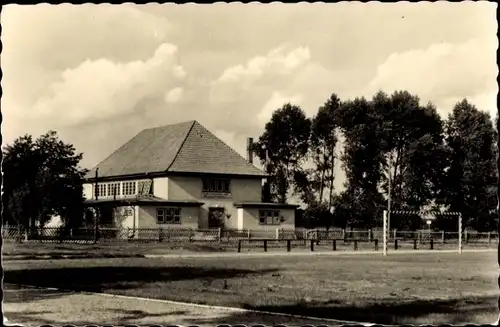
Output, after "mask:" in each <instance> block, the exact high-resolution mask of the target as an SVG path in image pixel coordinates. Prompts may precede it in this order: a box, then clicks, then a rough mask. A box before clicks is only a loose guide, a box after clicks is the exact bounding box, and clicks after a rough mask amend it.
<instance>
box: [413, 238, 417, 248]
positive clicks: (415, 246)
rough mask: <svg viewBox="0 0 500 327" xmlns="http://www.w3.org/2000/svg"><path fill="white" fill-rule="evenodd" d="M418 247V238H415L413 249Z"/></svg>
mask: <svg viewBox="0 0 500 327" xmlns="http://www.w3.org/2000/svg"><path fill="white" fill-rule="evenodd" d="M416 249H417V239H416V238H415V239H413V250H416Z"/></svg>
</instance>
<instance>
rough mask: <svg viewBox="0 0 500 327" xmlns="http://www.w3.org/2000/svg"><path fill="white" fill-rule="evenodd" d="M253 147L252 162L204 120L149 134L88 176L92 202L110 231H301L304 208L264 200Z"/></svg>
mask: <svg viewBox="0 0 500 327" xmlns="http://www.w3.org/2000/svg"><path fill="white" fill-rule="evenodd" d="M251 145H252V139H248V146H247V148H248V150H247V159H245V158H243V157H242V156H240V155H239V154H238V153H237V152H236V151H234V150H233V149H231V148H230V147H229V146H228V145H226V144H225V143H224V142H223V141H221V140H220V139H219V138H217V137H216V136H215V135H214V134H212V133H211V132H210V131H208V130H207V129H206V128H204V127H203V126H202V125H201V124H199V123H198V122H197V121H189V122H183V123H178V124H174V125H167V126H163V127H157V128H150V129H146V130H143V131H142V132H140V133H139V134H137V135H136V136H135V137H133V138H132V139H131V140H130V141H128V142H127V143H125V144H124V145H123V146H122V147H120V148H119V149H118V150H116V151H115V152H114V153H112V154H111V155H110V156H109V157H107V158H106V159H104V160H103V161H102V162H101V163H99V164H98V165H97V166H96V167H94V168H93V169H92V170H90V171H89V173H88V174H87V176H86V180H85V183H84V187H83V188H84V196H85V198H86V201H85V204H86V206H87V207H88V208H89V209H92V210H91V212H93V213H94V215H95V214H97V212H99V214H98V216H99V223H100V225H101V226H107V227H123V228H133V229H134V230H135V229H137V228H140V229H143V228H147V229H149V228H151V229H153V228H155V229H158V228H175V227H182V228H192V229H209V228H226V229H237V230H243V229H250V230H255V229H270V228H283V229H290V228H294V227H295V210H296V207H297V206H295V205H290V204H276V203H262V202H261V199H262V185H263V181H264V180H265V178H266V177H267V175H266V174H265V173H263V172H262V171H261V170H260V169H258V168H257V167H255V166H254V165H253V159H252V158H253V153H252V146H251ZM97 209H98V210H97Z"/></svg>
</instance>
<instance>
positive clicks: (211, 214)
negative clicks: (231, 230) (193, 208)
mask: <svg viewBox="0 0 500 327" xmlns="http://www.w3.org/2000/svg"><path fill="white" fill-rule="evenodd" d="M221 227H224V208H209V209H208V228H221Z"/></svg>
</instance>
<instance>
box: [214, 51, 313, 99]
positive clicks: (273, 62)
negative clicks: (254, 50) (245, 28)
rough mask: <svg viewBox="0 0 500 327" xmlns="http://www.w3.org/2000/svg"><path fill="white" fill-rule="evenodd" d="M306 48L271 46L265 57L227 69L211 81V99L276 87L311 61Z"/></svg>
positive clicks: (228, 97) (230, 97)
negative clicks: (289, 48)
mask: <svg viewBox="0 0 500 327" xmlns="http://www.w3.org/2000/svg"><path fill="white" fill-rule="evenodd" d="M310 56H311V54H310V51H309V49H308V48H306V47H297V48H295V49H293V50H290V51H288V52H286V49H285V47H278V48H275V49H272V50H271V51H269V52H268V53H267V54H266V55H264V56H256V57H254V58H251V59H249V60H248V61H247V62H246V63H245V64H241V65H236V66H233V67H229V68H226V69H225V70H224V71H223V72H222V74H221V75H220V76H219V78H218V79H217V80H216V81H215V82H214V83H213V86H212V92H211V99H212V101H213V102H228V101H229V102H231V101H234V99H235V95H236V96H238V95H240V94H244V93H246V92H253V91H254V90H256V89H258V88H264V87H267V88H269V87H273V86H279V85H280V84H282V83H284V82H286V78H289V76H291V75H293V74H294V73H296V72H297V71H298V70H299V69H300V68H301V67H302V66H303V65H304V64H305V63H306V62H308V61H309V60H310Z"/></svg>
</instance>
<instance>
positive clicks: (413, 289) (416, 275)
mask: <svg viewBox="0 0 500 327" xmlns="http://www.w3.org/2000/svg"><path fill="white" fill-rule="evenodd" d="M4 269H5V271H4V273H5V277H4V281H5V282H7V283H19V284H31V285H37V286H50V287H59V288H65V289H73V290H86V291H94V292H106V293H114V294H123V295H131V296H140V297H150V298H158V299H168V300H177V301H185V302H196V303H205V304H213V305H221V306H238V307H244V308H252V309H257V310H264V311H274V312H285V313H294V314H301V315H307V316H316V317H322V318H332V319H340V320H349V321H361V322H363V321H366V322H372V323H381V324H444V323H450V324H464V323H477V324H486V323H492V322H493V321H495V320H496V318H497V317H498V311H497V294H498V286H497V277H498V276H497V265H496V253H495V252H482V253H463V254H461V255H459V254H456V253H435V254H434V253H431V254H429V253H418V252H416V253H415V254H411V255H408V254H392V255H390V256H387V257H383V256H381V255H376V256H375V255H366V254H365V255H337V256H293V255H290V256H271V257H269V256H268V257H245V256H244V254H242V255H241V256H235V257H223V258H222V257H221V258H177V259H145V258H127V259H123V258H116V259H78V260H32V261H6V262H4ZM231 320H232V321H231V322H228V323H237V322H238V320H243V317H242V313H237V314H234V317H232V318H231ZM219 323H223V322H219V321H217V322H214V324H219Z"/></svg>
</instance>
